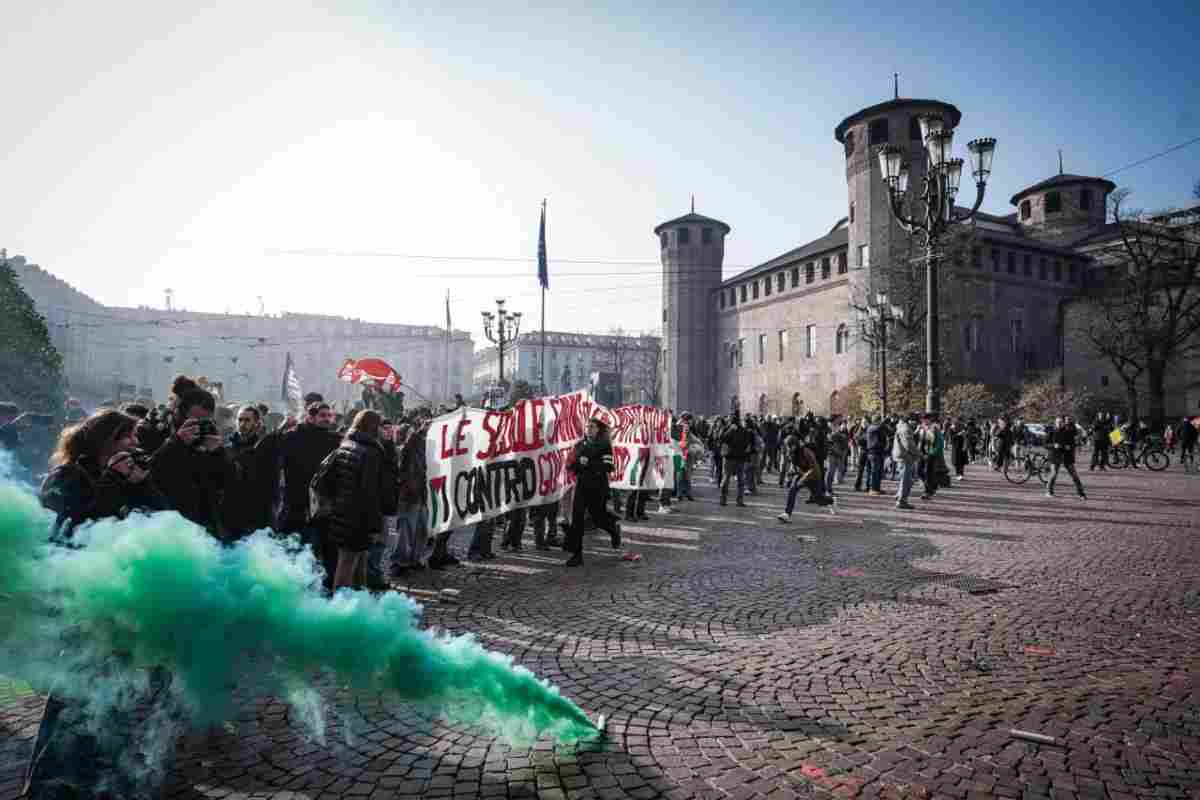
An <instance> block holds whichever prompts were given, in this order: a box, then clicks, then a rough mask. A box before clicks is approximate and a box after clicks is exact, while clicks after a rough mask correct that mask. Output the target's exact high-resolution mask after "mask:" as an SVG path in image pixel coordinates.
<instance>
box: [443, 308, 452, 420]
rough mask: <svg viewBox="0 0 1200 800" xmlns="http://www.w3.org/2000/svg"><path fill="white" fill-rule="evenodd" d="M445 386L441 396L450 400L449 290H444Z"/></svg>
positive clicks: (447, 400)
mask: <svg viewBox="0 0 1200 800" xmlns="http://www.w3.org/2000/svg"><path fill="white" fill-rule="evenodd" d="M443 363H444V364H445V365H446V387H445V389H446V390H445V392H444V393H443V394H442V397H443V398H444V399H445V400H446V402H449V401H450V290H449V289H447V290H446V360H445V362H443Z"/></svg>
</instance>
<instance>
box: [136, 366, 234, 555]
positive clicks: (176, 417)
mask: <svg viewBox="0 0 1200 800" xmlns="http://www.w3.org/2000/svg"><path fill="white" fill-rule="evenodd" d="M177 383H178V381H177ZM216 405H217V404H216V400H215V399H214V398H213V396H212V394H210V393H209V392H207V391H205V390H204V389H199V388H197V389H189V390H187V391H185V392H184V393H183V394H182V395H179V396H178V397H176V398H175V408H174V413H173V414H172V415H171V419H170V425H171V429H172V433H171V435H170V436H169V437H168V438H167V440H166V442H164V443H163V444H162V446H161V447H159V448H158V450H156V451H155V452H154V457H153V459H152V461H151V466H150V472H151V476H152V477H153V478H154V482H155V484H157V486H158V488H159V489H161V490H162V492H163V493H164V494H165V495H166V496H167V499H168V500H169V501H170V502H171V506H172V507H173V508H174V509H175V510H176V511H178V512H179V513H180V514H182V515H183V516H184V517H186V518H187V519H189V520H191V521H192V522H194V523H196V524H197V525H200V526H201V527H203V528H205V529H207V530H208V531H209V532H210V533H212V534H214V535H216V534H217V533H218V532H219V527H220V513H219V512H220V509H221V493H222V492H223V491H224V490H225V488H226V487H227V486H229V485H231V484H232V483H233V479H234V477H235V473H234V467H233V464H232V462H231V461H229V460H228V458H227V457H226V455H225V447H224V442H223V441H222V439H221V436H220V434H218V433H217V425H216V423H215V422H214V421H213V419H212V415H213V411H214V410H215V409H216Z"/></svg>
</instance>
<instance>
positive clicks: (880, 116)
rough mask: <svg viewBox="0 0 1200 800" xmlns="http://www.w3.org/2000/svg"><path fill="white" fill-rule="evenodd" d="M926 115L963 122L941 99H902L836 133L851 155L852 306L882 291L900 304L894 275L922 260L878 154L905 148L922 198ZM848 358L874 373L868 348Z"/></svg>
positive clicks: (913, 187)
mask: <svg viewBox="0 0 1200 800" xmlns="http://www.w3.org/2000/svg"><path fill="white" fill-rule="evenodd" d="M925 114H936V115H938V116H941V117H942V118H943V119H944V120H945V121H946V124H947V125H948V126H949V127H951V128H953V127H954V126H956V125H958V123H959V121H960V120H961V118H962V114H961V113H960V112H959V110H958V109H957V108H955V107H954V106H952V105H950V104H949V103H943V102H941V101H940V100H914V99H906V98H897V99H894V100H889V101H887V102H886V103H879V104H877V105H874V106H871V107H869V108H864V109H862V110H861V111H859V112H857V113H855V114H851V115H850V116H849V117H847V118H846V119H844V120H842V122H841V123H840V124H839V125H838V126H837V127H836V128H835V129H834V132H833V135H834V138H835V139H836V140H837V141H838V142H839V143H840V144H841V145H842V148H843V150H844V151H845V154H846V189H847V193H848V199H847V226H846V228H847V231H846V232H847V248H846V252H847V256H848V257H849V260H850V273H849V274H850V279H849V287H848V290H849V299H848V302H849V303H851V304H853V305H855V306H862V305H865V303H866V300H867V298H868V297H874V296H875V295H876V293H878V292H889V291H890V292H891V299H892V300H893V301H895V300H897V299H899V298H897V297H896V296H895V295H896V294H898V293H899V291H900V289H899V287H892V286H890V285H889V284H890V283H891V281H890V280H889V277H890V275H889V273H892V272H893V269H892V268H893V267H894V266H896V265H898V264H900V263H906V264H907V263H910V262H911V260H912V259H913V257H915V256H918V255H920V253H919V250H920V249H921V247H922V245H923V242H920V241H918V240H919V238H920V237H914V236H911V235H909V234H908V233H907V232H906V231H905V230H904V229H903V228H901V227H900V225H899V223H897V222H896V220H895V218H894V217H893V216H892V213H891V210H890V209H889V208H888V205H889V199H888V188H887V185H886V184H885V183H884V181H883V176H882V175H881V174H880V172H879V159H878V157H877V156H876V150H877V148H879V147H882V146H883V145H885V144H894V145H899V146H900V147H902V148H904V150H905V151H906V152H907V155H906V157H905V158H906V160H907V161H908V163H909V168H910V178H909V187H910V189H909V193H908V194H909V197H915V196H919V195H920V189H921V184H922V181H923V180H924V178H925V171H926V154H925V147H924V144H923V142H922V141H921V126H920V122H919V120H920V118H921V116H922V115H925ZM906 211H908V212H911V211H912V209H911V208H906ZM910 215H911V214H910ZM848 355H849V356H850V358H851V359H852V360H853V362H854V366H855V367H856V369H857V370H859V371H866V370H869V369H871V347H870V346H869V345H866V344H865V343H862V342H858V343H857V346H854V347H852V348H851V352H850V353H849V354H848Z"/></svg>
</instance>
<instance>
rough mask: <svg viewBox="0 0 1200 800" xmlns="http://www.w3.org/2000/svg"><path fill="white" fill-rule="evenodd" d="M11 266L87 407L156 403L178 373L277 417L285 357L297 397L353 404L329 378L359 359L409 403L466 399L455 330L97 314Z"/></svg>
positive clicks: (115, 310) (143, 311) (26, 269)
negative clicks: (368, 361) (131, 398)
mask: <svg viewBox="0 0 1200 800" xmlns="http://www.w3.org/2000/svg"><path fill="white" fill-rule="evenodd" d="M9 263H10V264H11V265H12V267H13V269H14V270H15V271H16V273H17V277H18V279H19V280H20V281H21V285H22V286H23V287H24V288H25V291H26V292H28V293H29V295H30V296H31V297H32V298H33V300H34V303H35V304H36V306H37V309H38V311H39V312H40V313H41V314H42V315H43V316H45V317H46V322H47V325H48V326H49V329H50V336H51V339H52V341H53V342H54V346H55V347H57V348H58V351H59V352H60V353H61V354H62V356H63V361H64V370H65V373H66V378H67V381H68V385H69V390H68V391H69V392H70V393H71V394H72V395H75V396H78V397H83V398H86V399H88V400H89V401H90V402H92V403H96V402H100V401H103V400H107V399H117V397H116V395H118V394H121V395H123V396H124V397H123V399H128V395H129V394H131V393H135V394H137V395H139V396H150V397H153V398H154V399H156V400H159V401H161V400H163V399H164V398H165V396H166V393H167V390H168V389H169V387H170V384H171V380H172V379H173V378H174V377H175V376H176V375H178V374H181V373H182V374H185V375H191V376H195V377H199V376H204V377H207V378H208V380H209V382H210V383H219V384H221V385H222V389H223V393H224V397H225V398H226V399H227V400H231V401H233V400H236V401H266V402H267V403H270V404H271V405H272V407H275V408H277V409H282V408H283V406H284V403H283V402H282V401H281V399H280V394H281V383H282V376H283V369H284V364H285V362H286V359H287V355H288V353H291V355H292V359H293V361H294V363H295V367H296V372H297V374H298V375H299V377H300V381H301V384H302V386H303V389H304V391H305V392H310V391H315V392H320V393H321V394H323V395H324V396H325V398H326V399H328V400H333V401H339V402H340V401H348V402H352V401H354V400H357V399H359V397H360V392H359V390H358V387H350V386H349V385H348V384H343V383H340V382H338V380H337V371H338V368H339V367H341V365H342V363H343V362H344V361H345V359H347V358H363V357H367V356H373V357H377V358H382V359H384V360H386V361H387V362H388V363H389V364H391V365H392V367H393V368H395V370H396V371H397V372H399V373H400V375H401V377H402V378H403V380H404V383H405V384H408V386H407V387H405V390H404V391H405V392H406V395H407V396H406V401H407V402H408V404H409V405H413V404H419V403H420V402H421V400H422V397H424V398H429V399H431V400H433V401H435V402H443V401H448V400H451V399H453V397H454V394H455V393H456V392H460V393H464V394H465V393H467V392H469V391H470V387H471V354H472V352H473V351H474V343H473V342H472V340H471V335H470V333H468V332H466V331H453V333H452V334H451V336H450V337H449V340H447V336H446V331H445V329H444V328H438V327H435V326H431V325H395V324H390V323H376V322H364V321H362V320H356V319H346V318H343V317H332V316H322V315H316V314H289V313H283V314H280V315H277V316H254V315H249V314H246V315H237V314H207V313H200V312H192V311H164V310H160V309H151V308H144V307H143V308H120V307H112V306H105V305H101V304H100V303H97V302H96V301H95V300H93V299H92V298H90V297H88V296H87V295H85V294H83V293H82V292H80V291H78V290H76V289H74V288H73V287H71V286H70V285H68V284H67V283H66V282H64V281H62V280H60V279H59V278H57V277H55V276H54V275H51V274H50V273H49V272H47V271H45V270H44V269H42V268H41V267H38V266H37V265H35V264H31V263H29V262H27V261H26V260H25V259H24V258H23V257H21V256H15V257H11V258H9ZM130 387H136V390H135V391H131V388H130ZM418 395H419V396H418Z"/></svg>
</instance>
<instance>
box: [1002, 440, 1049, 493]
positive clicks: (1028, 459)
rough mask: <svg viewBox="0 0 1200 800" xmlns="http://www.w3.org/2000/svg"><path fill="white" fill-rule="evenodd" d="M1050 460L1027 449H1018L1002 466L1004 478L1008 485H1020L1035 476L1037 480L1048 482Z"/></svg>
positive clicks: (1044, 455) (1043, 454) (1042, 454)
mask: <svg viewBox="0 0 1200 800" xmlns="http://www.w3.org/2000/svg"><path fill="white" fill-rule="evenodd" d="M1050 470H1051V468H1050V459H1048V458H1046V454H1045V453H1039V452H1037V451H1035V450H1031V449H1030V448H1028V447H1023V448H1019V452H1015V453H1013V455H1012V457H1011V458H1009V460H1008V462H1007V463H1005V465H1004V478H1005V480H1007V481H1008V482H1009V483H1015V484H1017V485H1020V484H1022V483H1025V481H1027V480H1029V479H1030V477H1032V476H1034V475H1037V477H1038V480H1039V481H1041V482H1042V483H1046V482H1048V481H1049V480H1050Z"/></svg>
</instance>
